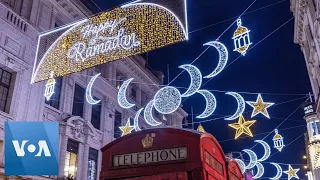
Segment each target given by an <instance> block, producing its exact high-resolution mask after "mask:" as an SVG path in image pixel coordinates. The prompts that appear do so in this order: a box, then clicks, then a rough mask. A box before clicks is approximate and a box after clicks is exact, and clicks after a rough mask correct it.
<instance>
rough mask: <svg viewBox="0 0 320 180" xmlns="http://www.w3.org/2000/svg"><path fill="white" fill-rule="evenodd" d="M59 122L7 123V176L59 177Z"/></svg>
mask: <svg viewBox="0 0 320 180" xmlns="http://www.w3.org/2000/svg"><path fill="white" fill-rule="evenodd" d="M58 137H59V124H58V122H6V123H5V175H7V176H12V175H37V176H43V175H53V176H57V175H58V149H59V148H58Z"/></svg>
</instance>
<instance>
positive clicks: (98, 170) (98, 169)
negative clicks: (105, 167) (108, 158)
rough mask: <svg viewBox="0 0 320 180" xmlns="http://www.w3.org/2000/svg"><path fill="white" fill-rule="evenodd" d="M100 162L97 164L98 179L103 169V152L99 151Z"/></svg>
mask: <svg viewBox="0 0 320 180" xmlns="http://www.w3.org/2000/svg"><path fill="white" fill-rule="evenodd" d="M98 152H99V153H98V162H97V179H99V178H100V176H99V175H100V171H101V168H102V152H101V151H100V150H99V151H98Z"/></svg>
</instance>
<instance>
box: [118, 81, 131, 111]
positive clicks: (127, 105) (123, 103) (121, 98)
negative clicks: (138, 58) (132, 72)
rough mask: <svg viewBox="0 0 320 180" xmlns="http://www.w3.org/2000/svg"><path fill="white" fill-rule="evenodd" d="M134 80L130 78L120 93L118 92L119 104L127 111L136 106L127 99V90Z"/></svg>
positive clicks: (122, 86) (120, 89)
mask: <svg viewBox="0 0 320 180" xmlns="http://www.w3.org/2000/svg"><path fill="white" fill-rule="evenodd" d="M132 80H133V78H130V79H128V80H126V81H124V82H123V84H122V85H121V87H120V88H119V92H118V103H119V105H120V106H121V107H122V108H125V109H129V108H132V107H133V106H134V105H135V104H132V103H130V102H129V101H128V100H127V98H126V92H127V88H128V86H129V84H130V83H131V81H132Z"/></svg>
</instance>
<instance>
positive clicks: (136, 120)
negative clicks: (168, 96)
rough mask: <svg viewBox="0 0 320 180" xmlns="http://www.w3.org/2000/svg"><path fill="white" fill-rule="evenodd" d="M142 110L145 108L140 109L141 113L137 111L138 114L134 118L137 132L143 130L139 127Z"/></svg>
mask: <svg viewBox="0 0 320 180" xmlns="http://www.w3.org/2000/svg"><path fill="white" fill-rule="evenodd" d="M142 110H143V108H141V109H139V111H137V114H136V115H135V117H134V129H135V130H136V132H138V131H141V129H140V127H139V116H140V114H141V111H142Z"/></svg>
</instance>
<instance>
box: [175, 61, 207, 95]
mask: <svg viewBox="0 0 320 180" xmlns="http://www.w3.org/2000/svg"><path fill="white" fill-rule="evenodd" d="M179 68H182V69H184V70H186V71H187V72H188V73H189V75H190V78H191V83H190V86H189V88H188V90H187V91H186V92H185V93H183V94H182V95H181V97H189V96H192V95H193V94H195V93H196V92H197V91H198V90H199V89H200V87H201V84H202V74H201V72H200V70H199V69H198V68H197V67H195V66H193V65H191V64H185V65H181V66H179Z"/></svg>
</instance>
